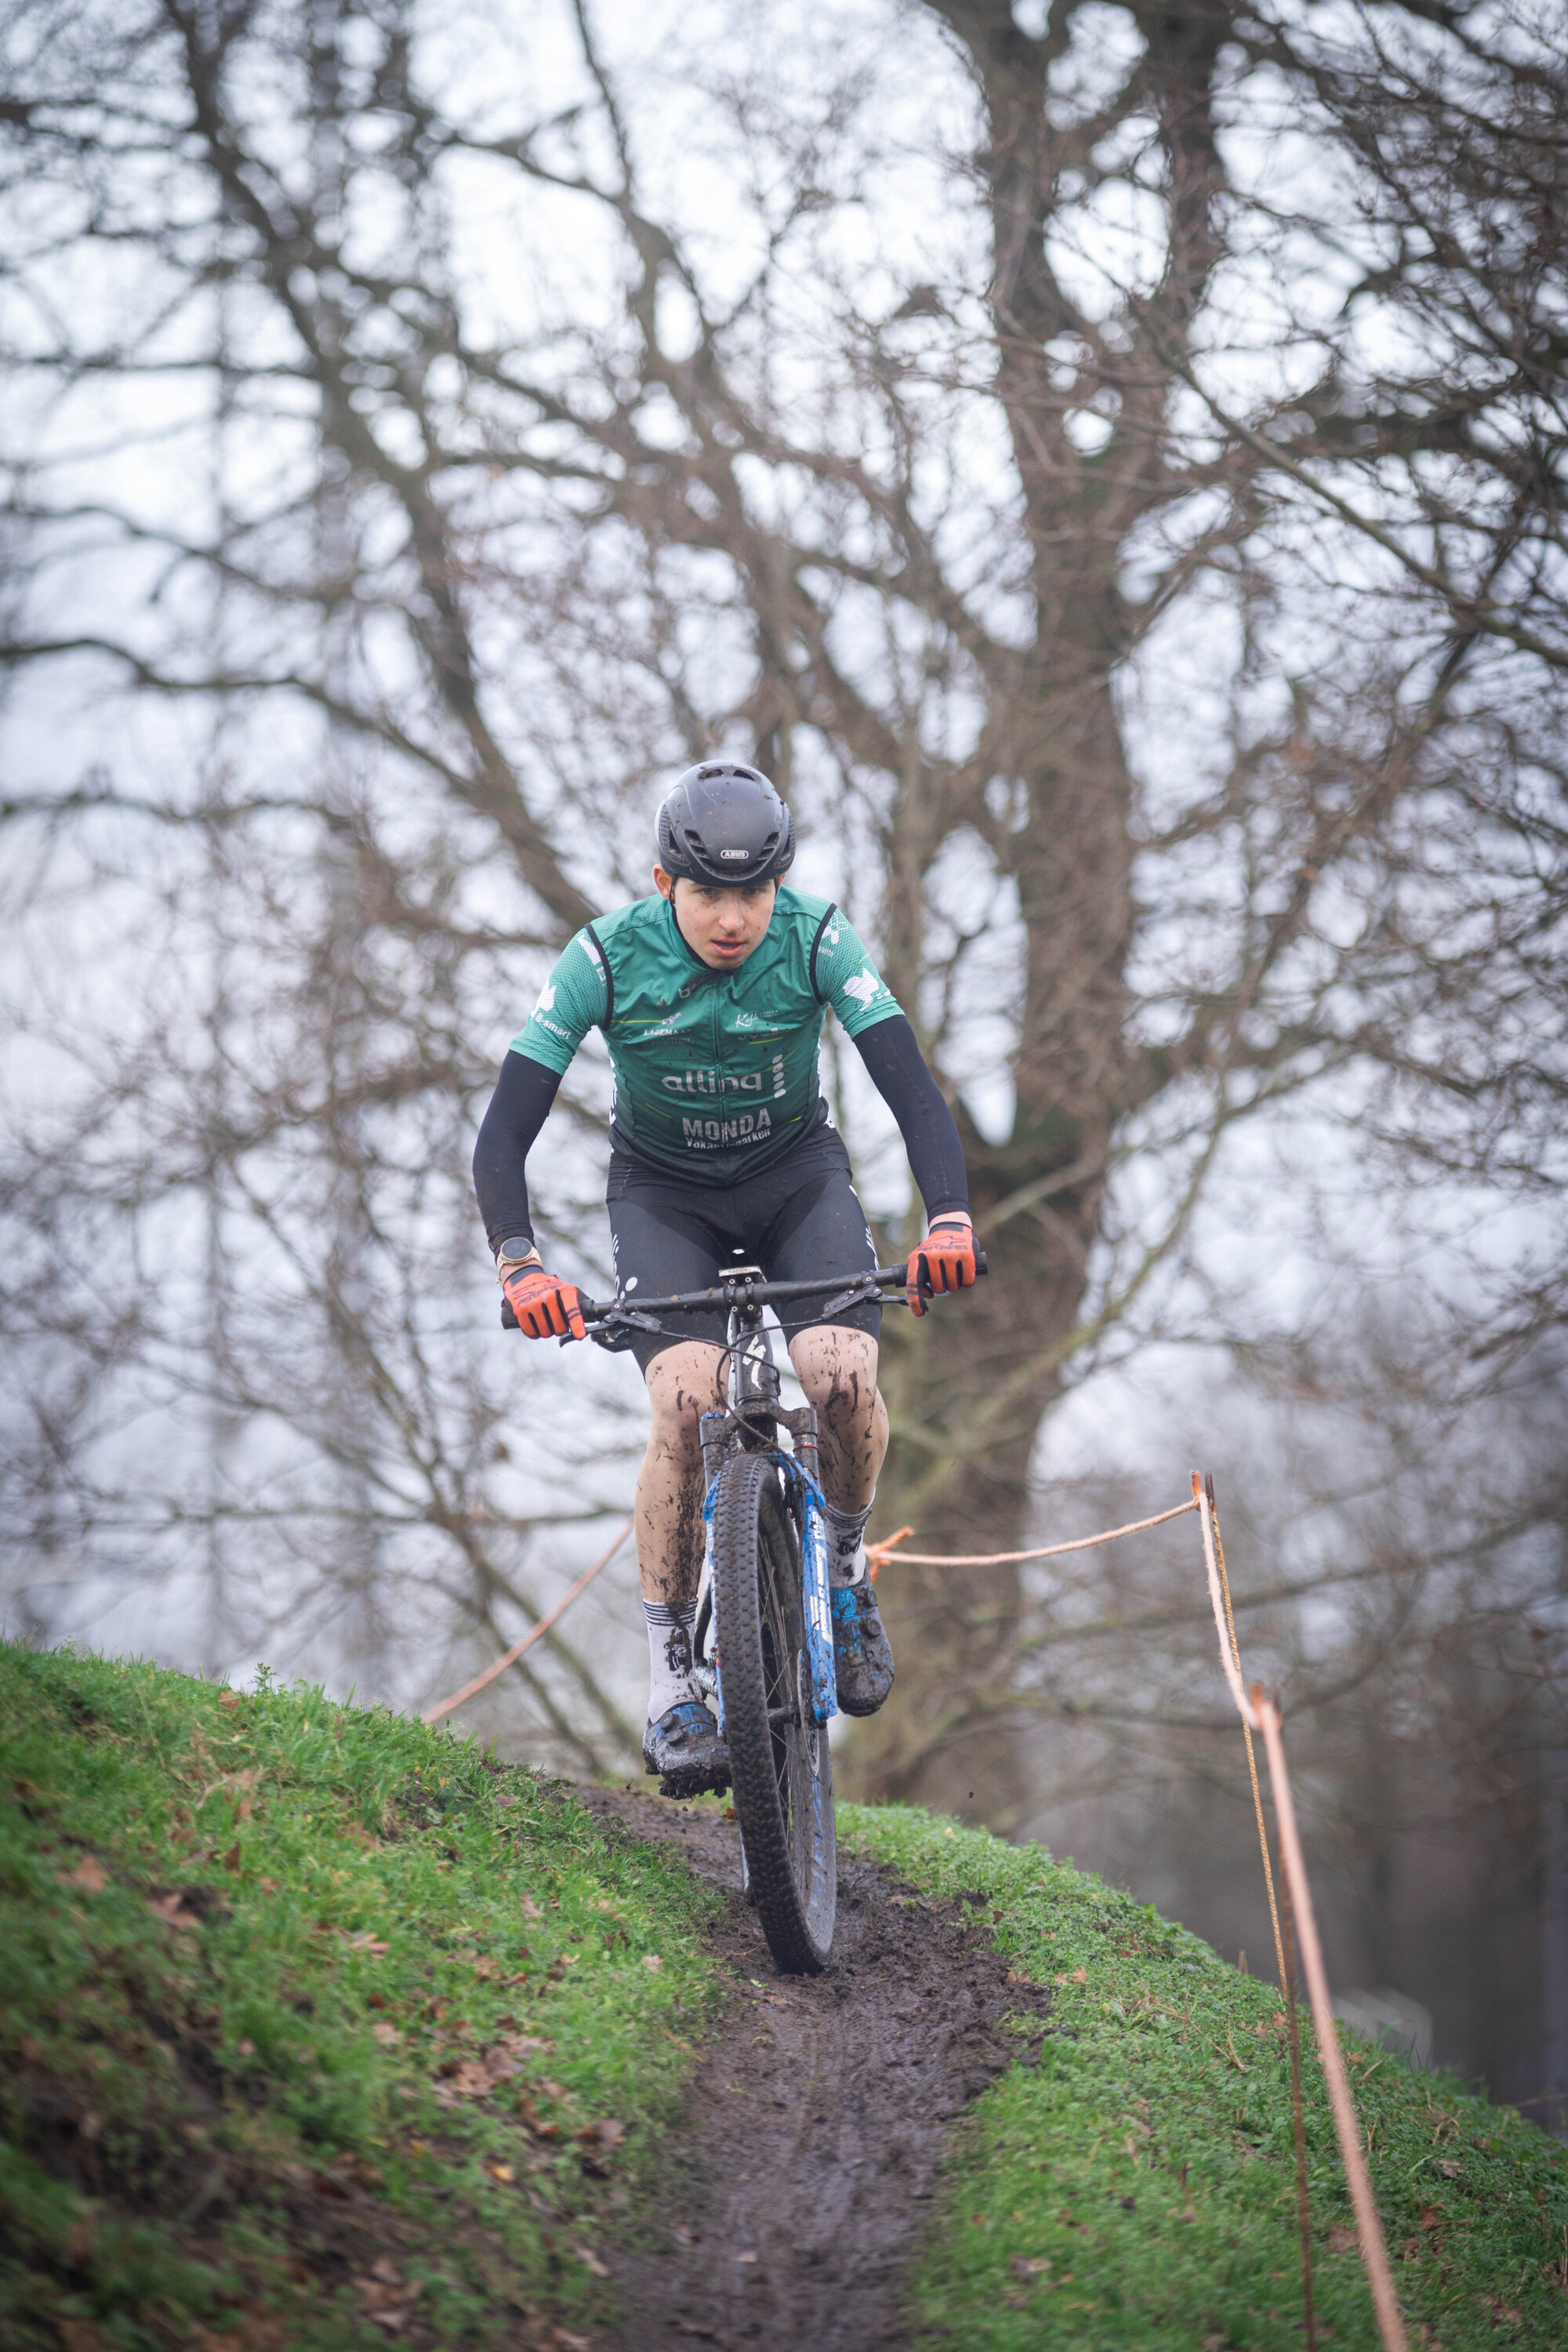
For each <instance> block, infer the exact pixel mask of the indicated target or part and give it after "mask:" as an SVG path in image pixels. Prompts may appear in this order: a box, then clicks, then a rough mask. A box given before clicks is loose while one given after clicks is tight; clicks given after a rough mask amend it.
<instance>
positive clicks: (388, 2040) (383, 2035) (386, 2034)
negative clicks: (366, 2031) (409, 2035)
mask: <svg viewBox="0 0 1568 2352" xmlns="http://www.w3.org/2000/svg"><path fill="white" fill-rule="evenodd" d="M370 2030H371V2032H372V2033H373V2034H374V2037H375V2039H376V2041H377V2042H380V2043H381V2046H382V2048H383V2049H384V2050H395V2049H396V2047H397V2045H398V2043H399V2042H401V2041H402V2039H403V2036H402V2034H401V2033H399V2032H398V2030H397V2028H396V2026H395V2025H387V2024H385V2023H382V2024H380V2025H373V2026H372V2027H371V2029H370Z"/></svg>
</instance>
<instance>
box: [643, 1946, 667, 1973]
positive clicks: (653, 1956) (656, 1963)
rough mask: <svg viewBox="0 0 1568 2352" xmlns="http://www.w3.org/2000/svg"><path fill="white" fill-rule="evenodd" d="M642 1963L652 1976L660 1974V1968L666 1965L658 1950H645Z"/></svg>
mask: <svg viewBox="0 0 1568 2352" xmlns="http://www.w3.org/2000/svg"><path fill="white" fill-rule="evenodd" d="M642 1964H643V1966H644V1968H645V1969H647V1972H648V1974H649V1976H651V1977H656V1976H658V1972H659V1970H660V1969H662V1968H663V1966H664V1962H663V1961H662V1960H661V1959H660V1958H659V1956H658V1953H657V1952H645V1953H644V1954H643V1956H642Z"/></svg>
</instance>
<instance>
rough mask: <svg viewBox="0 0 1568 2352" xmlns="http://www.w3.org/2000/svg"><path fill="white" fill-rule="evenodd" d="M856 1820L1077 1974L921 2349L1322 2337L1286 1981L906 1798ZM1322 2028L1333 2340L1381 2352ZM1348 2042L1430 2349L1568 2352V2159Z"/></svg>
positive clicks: (856, 1835)
mask: <svg viewBox="0 0 1568 2352" xmlns="http://www.w3.org/2000/svg"><path fill="white" fill-rule="evenodd" d="M839 1829H840V1836H841V1838H842V1839H843V1840H844V1842H845V1843H848V1844H853V1845H855V1846H857V1847H858V1849H859V1850H860V1851H862V1852H864V1853H869V1854H871V1855H873V1856H874V1857H875V1858H876V1859H877V1860H879V1861H880V1862H883V1863H886V1864H889V1865H890V1866H891V1867H892V1868H893V1869H895V1870H896V1871H898V1872H899V1873H900V1874H901V1875H902V1876H903V1877H904V1878H905V1880H906V1881H908V1882H909V1883H910V1884H911V1885H914V1886H916V1887H918V1888H921V1890H924V1891H925V1892H926V1893H927V1894H928V1895H930V1896H931V1897H932V1898H935V1899H940V1900H943V1901H950V1900H952V1898H954V1897H955V1896H956V1897H958V1898H960V1899H962V1900H965V1901H967V1902H968V1903H969V1904H970V1905H971V1906H972V1907H973V1909H974V1910H975V1912H976V1913H977V1915H978V1916H980V1917H981V1918H982V1919H984V1921H986V1922H988V1923H989V1924H990V1925H991V1926H992V1927H993V1928H994V1933H995V1936H996V1938H997V1940H998V1942H999V1943H1000V1944H1001V1945H1002V1947H1003V1948H1005V1950H1006V1951H1007V1952H1008V1954H1009V1955H1010V1957H1011V1960H1012V1965H1013V1967H1014V1968H1015V1969H1016V1970H1017V1972H1018V1974H1019V1975H1020V1977H1023V1978H1026V1979H1029V1980H1031V1981H1033V1982H1035V1983H1039V1984H1050V1985H1052V1986H1054V1987H1055V1988H1056V1998H1055V2002H1054V2005H1053V2009H1052V2011H1051V2016H1050V2021H1049V2027H1048V2030H1047V2032H1046V2033H1045V2035H1044V2037H1043V2038H1040V2037H1039V2029H1038V2027H1037V2025H1031V2026H1029V2028H1028V2032H1029V2036H1030V2041H1029V2046H1028V2047H1027V2049H1026V2050H1025V2051H1023V2052H1022V2053H1021V2058H1020V2063H1017V2064H1016V2065H1014V2066H1012V2067H1010V2068H1009V2069H1008V2071H1007V2073H1006V2074H1005V2075H1004V2076H1003V2077H1002V2078H1001V2079H1000V2080H999V2081H998V2083H997V2084H995V2085H994V2087H993V2088H992V2089H991V2090H990V2091H989V2092H988V2093H986V2094H985V2095H984V2097H982V2098H981V2099H980V2100H979V2101H978V2102H977V2104H976V2105H975V2107H974V2108H973V2110H972V2111H971V2114H970V2116H968V2118H967V2119H966V2122H965V2125H964V2127H963V2130H962V2131H961V2133H960V2135H959V2137H958V2141H957V2143H956V2146H955V2148H954V2151H953V2155H952V2158H951V2160H950V2163H949V2166H948V2170H947V2179H946V2186H945V2193H944V2199H943V2206H942V2214H941V2217H940V2221H939V2222H938V2225H937V2227H936V2229H935V2231H934V2233H933V2235H932V2236H931V2239H930V2241H929V2242H928V2247H927V2251H926V2253H925V2256H924V2259H923V2261H922V2262H921V2265H920V2267H919V2269H918V2272H917V2275H916V2279H915V2282H914V2288H913V2305H912V2316H913V2318H914V2321H915V2324H916V2328H917V2332H918V2335H919V2336H920V2338H921V2340H922V2341H928V2342H941V2343H948V2344H954V2345H961V2346H963V2347H964V2352H970V2347H974V2352H982V2347H984V2352H1023V2347H1031V2352H1034V2347H1039V2346H1041V2345H1042V2344H1048V2345H1049V2346H1050V2347H1051V2352H1080V2347H1081V2352H1144V2347H1148V2352H1155V2347H1158V2352H1231V2347H1234V2352H1254V2347H1256V2352H1286V2347H1300V2344H1301V2342H1302V2340H1303V2339H1302V2330H1301V2322H1302V2309H1301V2289H1300V2251H1299V2249H1300V2240H1299V2236H1298V2231H1297V2221H1296V2204H1295V2159H1294V2154H1293V2146H1292V2138H1291V2120H1290V2078H1289V2051H1288V2047H1287V2044H1286V2041H1285V2034H1284V2016H1283V2008H1282V2004H1281V2002H1280V2000H1279V1996H1278V1994H1277V1993H1275V1992H1273V1991H1272V1990H1269V1989H1268V1988H1267V1987H1266V1986H1263V1985H1260V1984H1258V1982H1257V1981H1256V1980H1255V1979H1251V1978H1247V1977H1243V1976H1241V1975H1239V1974H1238V1973H1237V1970H1236V1969H1232V1968H1229V1967H1227V1966H1226V1964H1225V1963H1224V1962H1223V1961H1222V1960H1220V1959H1219V1958H1216V1956H1215V1953H1214V1952H1213V1951H1211V1950H1210V1948H1209V1947H1208V1946H1207V1945H1206V1944H1203V1943H1200V1942H1199V1941H1198V1939H1197V1938H1196V1937H1194V1936H1190V1935H1188V1934H1187V1933H1186V1932H1185V1931H1184V1929H1182V1928H1179V1927H1172V1926H1170V1925H1169V1923H1168V1922H1166V1921H1165V1920H1163V1919H1162V1918H1161V1917H1160V1916H1158V1914H1157V1913H1156V1912H1155V1911H1154V1910H1153V1909H1152V1906H1145V1905H1139V1904H1136V1903H1134V1902H1133V1901H1132V1900H1131V1897H1130V1896H1127V1895H1118V1894H1115V1893H1113V1892H1112V1891H1111V1890H1110V1888H1108V1887H1107V1886H1105V1885H1103V1884H1102V1883H1101V1882H1100V1880H1099V1879H1097V1878H1091V1877H1090V1876H1089V1875H1088V1874H1086V1873H1085V1872H1082V1871H1079V1870H1077V1869H1075V1868H1074V1867H1073V1865H1072V1864H1070V1863H1057V1862H1053V1861H1052V1860H1051V1858H1050V1857H1049V1856H1048V1855H1047V1854H1046V1853H1043V1852H1042V1850H1041V1849H1040V1848H1038V1847H1023V1848H1018V1847H1014V1846H1008V1845H1004V1844H1003V1843H1001V1842H1000V1841H999V1840H998V1839H995V1838H992V1837H989V1836H987V1835H986V1834H985V1833H984V1832H973V1831H965V1830H960V1829H957V1828H955V1827H954V1826H952V1825H950V1824H947V1823H943V1822H938V1821H933V1820H932V1819H931V1817H930V1816H929V1815H925V1814H921V1813H915V1812H910V1811H902V1810H898V1809H890V1808H889V1809H878V1810H873V1809H861V1808H851V1807H847V1806H846V1807H843V1808H841V1809H840V1814H839ZM1304 2023H1305V2021H1304ZM1023 2031H1024V2026H1023V2021H1020V2032H1021V2033H1022V2032H1023ZM1306 2032H1307V2037H1308V2043H1309V2049H1308V2053H1307V2054H1306V2056H1305V2061H1304V2068H1303V2071H1304V2074H1305V2076H1306V2090H1307V2146H1308V2166H1309V2185H1310V2195H1311V2211H1312V2221H1313V2227H1314V2232H1315V2245H1314V2274H1315V2278H1314V2283H1315V2299H1316V2305H1317V2314H1318V2317H1319V2320H1320V2323H1321V2327H1320V2333H1321V2335H1322V2336H1324V2337H1325V2338H1326V2339H1327V2341H1328V2342H1329V2344H1330V2345H1331V2347H1333V2352H1352V2348H1353V2352H1363V2347H1375V2345H1376V2344H1377V2341H1378V2337H1377V2332H1376V2327H1375V2324H1374V2322H1373V2315H1372V2307H1371V2302H1370V2298H1369V2296H1368V2294H1367V2290H1366V2285H1365V2282H1364V2278H1363V2273H1362V2268H1361V2263H1360V2258H1359V2255H1358V2253H1357V2251H1356V2241H1355V2232H1354V2229H1353V2226H1352V2215H1351V2210H1350V2200H1349V2197H1348V2195H1347V2193H1346V2191H1345V2188H1344V2180H1343V2173H1342V2168H1341V2165H1340V2159H1339V2153H1338V2147H1337V2143H1336V2141H1335V2138H1334V2131H1333V2122H1332V2118H1331V2114H1330V2111H1329V2104H1328V2095H1327V2091H1326V2088H1325V2087H1324V2084H1323V2081H1322V2077H1321V2073H1320V2071H1319V2069H1318V2066H1317V2063H1316V2060H1315V2057H1313V2056H1312V2055H1311V2054H1310V2025H1308V2026H1307V2027H1306ZM1345 2041H1346V2045H1347V2057H1348V2060H1349V2065H1350V2072H1351V2076H1352V2083H1353V2084H1354V2089H1355V2097H1356V2103H1357V2110H1358V2113H1359V2116H1360V2118H1361V2124H1362V2128H1363V2134H1364V2135H1365V2136H1367V2137H1368V2139H1369V2141H1370V2147H1371V2165H1372V2171H1373V2184H1374V2189H1375V2192H1376V2195H1377V2199H1378V2202H1379V2206H1380V2209H1381V2210H1382V2214H1383V2221H1384V2230H1385V2231H1386V2232H1387V2237H1388V2243H1389V2252H1390V2256H1391V2258H1392V2261H1393V2263H1394V2273H1395V2281H1396V2285H1397V2289H1398V2293H1399V2297H1400V2301H1401V2305H1402V2306H1403V2309H1404V2311H1405V2319H1406V2325H1407V2326H1408V2327H1409V2330H1410V2335H1411V2339H1412V2342H1413V2343H1414V2344H1419V2345H1422V2346H1425V2347H1429V2352H1438V2347H1442V2352H1468V2347H1479V2346H1483V2345H1484V2346H1487V2347H1494V2352H1495V2347H1497V2346H1499V2345H1500V2344H1514V2345H1521V2346H1523V2345H1529V2346H1541V2347H1548V2346H1550V2347H1563V2346H1564V2345H1568V2152H1565V2151H1564V2150H1563V2148H1562V2147H1558V2146H1557V2144H1556V2143H1555V2142H1554V2141H1552V2140H1551V2139H1549V2138H1548V2137H1546V2136H1545V2134H1544V2133H1542V2132H1541V2131H1539V2130H1538V2129H1537V2128H1536V2127H1535V2126H1533V2125H1531V2124H1527V2123H1525V2122H1524V2121H1522V2119H1521V2117H1520V2116H1518V2115H1517V2114H1516V2113H1515V2112H1514V2111H1513V2110H1512V2109H1511V2108H1504V2107H1496V2106H1493V2105H1490V2104H1489V2102H1488V2101H1487V2100H1485V2099H1481V2098H1477V2097H1475V2096H1474V2095H1471V2094H1470V2093H1468V2092H1467V2091H1466V2090H1465V2089H1464V2087H1463V2086H1462V2085H1461V2084H1459V2083H1458V2082H1457V2081H1456V2080H1455V2079H1453V2078H1452V2077H1451V2076H1447V2075H1437V2074H1411V2073H1410V2072H1409V2071H1408V2070H1407V2068H1406V2067H1405V2066H1404V2065H1403V2064H1402V2063H1400V2062H1399V2061H1397V2060H1395V2059H1394V2058H1392V2057H1390V2056H1388V2055H1386V2054H1385V2053H1383V2052H1381V2051H1378V2050H1375V2049H1373V2047H1372V2045H1371V2044H1369V2043H1367V2042H1363V2041H1362V2040H1361V2038H1360V2037H1359V2036H1356V2035H1352V2034H1347V2035H1346V2037H1345ZM1036 2042H1038V2048H1037V2050H1036V2047H1035V2043H1036ZM1031 2061H1032V2062H1033V2063H1030V2062H1031Z"/></svg>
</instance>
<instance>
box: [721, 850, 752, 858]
mask: <svg viewBox="0 0 1568 2352" xmlns="http://www.w3.org/2000/svg"><path fill="white" fill-rule="evenodd" d="M751 854H752V853H751V851H750V850H749V849H721V851H720V852H719V855H720V856H721V857H750V856H751Z"/></svg>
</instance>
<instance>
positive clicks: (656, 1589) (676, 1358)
mask: <svg viewBox="0 0 1568 2352" xmlns="http://www.w3.org/2000/svg"><path fill="white" fill-rule="evenodd" d="M723 1358H724V1350H723V1349H722V1348H712V1347H710V1346H708V1345H707V1344H706V1342H705V1341H702V1340H700V1339H689V1340H685V1341H683V1342H682V1343H681V1345H680V1346H679V1347H677V1348H666V1349H664V1350H663V1351H662V1353H661V1354H659V1355H657V1356H656V1357H655V1358H654V1360H653V1361H652V1363H651V1364H650V1365H649V1366H648V1368H647V1393H648V1402H649V1403H650V1404H651V1405H652V1407H653V1428H652V1430H651V1431H650V1432H649V1434H648V1441H647V1453H646V1454H644V1456H643V1465H642V1468H641V1470H640V1471H639V1472H638V1474H637V1568H638V1570H639V1571H640V1573H641V1576H642V1597H643V1599H644V1600H645V1601H656V1602H657V1601H662V1602H663V1603H664V1604H665V1605H666V1606H667V1607H675V1608H678V1607H679V1605H680V1604H681V1602H683V1601H691V1600H694V1599H695V1597H696V1593H697V1581H698V1579H699V1577H700V1575H701V1573H702V1449H701V1446H700V1444H699V1442H698V1434H697V1424H698V1423H699V1421H700V1419H701V1416H702V1415H703V1414H704V1413H705V1412H711V1411H712V1409H713V1408H714V1407H715V1406H716V1405H721V1404H722V1403H723V1402H724V1399H723V1395H722V1393H721V1390H720V1387H719V1367H720V1365H721V1363H722V1361H723ZM886 1443H887V1441H886V1438H884V1440H883V1444H886Z"/></svg>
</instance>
